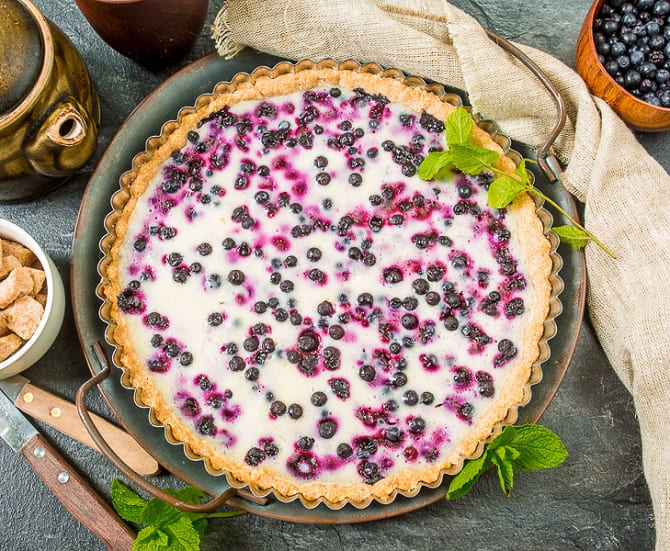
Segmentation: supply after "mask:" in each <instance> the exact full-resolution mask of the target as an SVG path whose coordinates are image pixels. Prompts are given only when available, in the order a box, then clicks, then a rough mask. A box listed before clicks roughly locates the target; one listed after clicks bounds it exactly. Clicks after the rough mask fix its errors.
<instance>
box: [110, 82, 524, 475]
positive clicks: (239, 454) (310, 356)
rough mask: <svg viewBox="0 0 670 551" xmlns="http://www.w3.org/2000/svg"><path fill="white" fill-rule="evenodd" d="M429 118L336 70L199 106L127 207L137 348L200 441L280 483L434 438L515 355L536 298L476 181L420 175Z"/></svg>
mask: <svg viewBox="0 0 670 551" xmlns="http://www.w3.org/2000/svg"><path fill="white" fill-rule="evenodd" d="M443 131H444V125H443V124H442V123H441V122H440V121H439V120H437V119H435V118H434V117H432V116H430V115H428V114H426V113H417V112H412V111H410V110H408V108H406V107H404V106H402V105H399V104H393V103H390V102H388V100H387V99H386V98H385V97H384V96H378V95H369V94H366V93H365V92H363V91H362V90H355V91H347V90H344V89H340V88H331V89H327V88H324V89H316V90H310V91H307V92H297V93H294V94H291V95H286V96H282V97H277V98H271V99H266V100H263V101H247V102H242V103H238V104H236V105H234V106H232V107H230V108H226V109H224V110H222V111H219V112H217V113H214V114H213V115H212V116H210V117H208V119H206V120H204V121H203V122H202V123H201V125H200V126H199V128H198V129H197V130H194V131H191V132H190V133H189V134H188V143H187V144H186V146H185V147H183V148H182V149H181V150H179V151H175V152H174V153H173V155H172V157H171V158H170V159H169V160H168V161H167V162H165V163H164V164H163V165H162V166H161V168H160V170H158V171H157V173H156V176H155V178H154V179H153V181H152V182H151V183H150V185H149V187H148V189H147V191H146V192H145V193H144V194H143V195H142V196H141V197H140V198H139V200H138V204H137V206H136V208H135V210H134V212H133V214H132V216H131V217H130V220H129V226H128V230H127V239H126V246H125V248H124V249H123V250H122V254H121V258H120V281H121V287H122V288H123V291H122V293H121V294H120V295H119V297H118V301H117V303H118V305H119V308H120V309H121V310H122V311H123V312H124V316H125V318H126V322H127V324H128V328H129V334H130V335H133V339H134V340H133V346H134V350H135V353H136V355H137V357H138V360H139V361H140V363H141V364H143V365H145V366H146V368H147V370H148V371H149V372H151V373H152V377H153V379H154V380H155V383H156V385H157V387H158V388H159V390H160V392H161V393H162V395H163V396H164V397H165V398H166V400H168V401H170V400H171V402H172V406H173V408H174V410H175V411H176V412H179V415H180V416H181V417H182V418H183V419H184V420H185V422H186V423H187V424H188V425H190V426H191V427H192V428H193V430H194V431H195V432H196V433H198V434H199V435H200V436H201V437H202V438H205V439H208V440H210V441H211V443H212V444H213V445H214V446H215V447H216V448H217V449H218V450H219V451H220V452H221V453H224V454H226V455H227V456H228V457H230V458H232V459H233V460H235V461H237V462H238V463H244V464H246V465H249V466H251V467H256V466H263V467H269V468H271V469H273V470H274V471H276V472H278V473H280V474H281V475H283V476H286V477H288V478H290V479H294V480H301V481H312V480H318V481H320V482H326V483H340V484H351V483H355V482H365V483H369V484H372V483H375V482H377V481H378V480H380V479H381V478H383V477H386V476H388V475H389V474H391V473H393V472H396V471H398V470H402V469H406V468H408V467H410V468H414V467H417V468H419V467H420V466H421V465H424V464H427V463H434V462H436V461H439V460H440V459H441V458H444V457H445V456H447V455H448V454H449V452H450V450H451V449H452V448H453V446H454V445H456V444H457V443H458V442H459V441H460V440H461V439H462V438H463V437H464V436H465V435H466V434H467V433H468V431H469V430H470V427H471V426H472V424H473V423H475V422H476V421H477V419H478V418H479V417H480V416H481V415H482V414H483V412H485V411H486V409H487V407H488V406H489V404H491V403H492V400H493V399H494V398H495V396H496V392H497V389H499V388H500V387H501V386H502V385H503V384H504V382H505V380H506V378H507V376H508V375H509V366H510V365H511V364H512V363H513V361H514V359H515V358H516V357H518V356H519V355H520V349H519V347H520V346H521V344H522V343H521V340H522V339H521V336H522V332H523V319H524V313H525V312H526V310H529V309H532V308H533V305H534V300H535V299H534V295H533V291H532V289H531V288H530V286H527V285H526V279H525V277H524V264H525V261H526V260H525V258H524V255H523V252H522V251H521V249H520V247H519V244H518V242H517V240H516V238H515V236H514V227H513V224H514V222H513V220H512V221H510V220H506V217H505V212H501V211H497V210H495V209H491V208H490V207H488V205H487V203H486V187H487V178H486V176H482V177H480V178H474V177H470V176H465V175H462V174H456V173H450V174H446V175H443V178H442V181H440V182H439V183H436V182H424V181H422V180H421V179H419V177H418V176H417V175H416V170H417V167H418V165H419V164H420V162H421V160H422V159H423V158H424V157H425V156H426V155H427V154H428V153H429V152H430V151H434V150H440V149H442V148H443V144H444V136H443Z"/></svg>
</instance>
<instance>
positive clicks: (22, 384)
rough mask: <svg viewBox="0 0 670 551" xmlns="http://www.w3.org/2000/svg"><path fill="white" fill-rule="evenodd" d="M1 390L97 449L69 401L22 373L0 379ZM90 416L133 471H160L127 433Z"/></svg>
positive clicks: (20, 405)
mask: <svg viewBox="0 0 670 551" xmlns="http://www.w3.org/2000/svg"><path fill="white" fill-rule="evenodd" d="M0 390H1V391H2V392H4V393H5V394H6V395H7V396H8V397H9V399H10V400H12V401H13V402H14V405H15V406H16V407H18V408H19V409H20V410H21V411H23V412H24V413H27V414H28V415H30V416H31V417H34V418H36V419H39V420H40V421H42V422H43V423H46V424H47V425H49V426H50V427H52V428H54V429H56V430H58V431H60V432H62V433H63V434H67V435H68V436H70V437H71V438H74V439H75V440H77V441H78V442H81V443H82V444H84V445H86V446H88V447H89V448H91V449H93V450H95V451H97V452H98V453H100V450H99V449H98V446H97V445H96V444H95V442H94V441H93V439H92V438H91V436H90V435H89V433H88V431H87V430H86V429H85V428H84V425H83V423H82V422H81V419H80V418H79V415H78V414H77V408H76V407H75V405H74V404H73V403H72V402H69V401H67V400H64V399H63V398H59V397H58V396H55V395H53V394H51V393H49V392H47V391H45V390H42V389H41V388H38V387H36V386H34V385H31V384H30V380H29V379H27V378H26V377H24V376H22V375H14V376H13V377H8V378H7V379H4V380H0ZM92 417H93V420H94V422H95V426H96V427H97V428H98V430H99V431H100V432H101V433H102V435H103V436H104V437H105V439H106V440H107V442H109V444H110V446H111V447H112V448H113V449H114V450H115V451H116V453H117V454H118V455H119V456H120V457H121V458H122V459H123V460H124V461H125V462H126V464H128V466H129V467H131V468H132V469H133V470H134V471H135V472H137V473H138V474H140V475H142V476H153V475H155V474H157V473H158V472H159V471H160V465H159V464H158V462H157V461H156V460H155V459H154V458H153V457H151V455H149V454H148V453H147V452H146V451H144V448H142V447H141V446H140V445H139V444H138V443H137V441H136V440H135V439H134V438H133V437H132V436H130V434H128V433H127V432H126V431H124V430H123V429H121V428H119V427H117V426H116V425H114V424H112V423H110V422H109V421H107V420H106V419H103V418H102V417H100V416H98V415H95V414H92Z"/></svg>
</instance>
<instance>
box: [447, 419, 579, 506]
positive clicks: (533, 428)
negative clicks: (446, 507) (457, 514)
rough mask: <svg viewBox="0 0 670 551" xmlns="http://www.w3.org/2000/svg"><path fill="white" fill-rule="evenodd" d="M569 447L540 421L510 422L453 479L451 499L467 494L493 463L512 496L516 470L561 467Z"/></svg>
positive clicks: (449, 491)
mask: <svg viewBox="0 0 670 551" xmlns="http://www.w3.org/2000/svg"><path fill="white" fill-rule="evenodd" d="M566 457H568V451H567V450H566V449H565V446H564V445H563V442H561V439H560V438H559V437H558V436H557V435H555V434H554V433H553V432H551V431H550V430H549V429H548V428H546V427H541V426H539V425H514V426H511V425H510V426H507V427H505V428H504V429H503V431H502V432H501V433H500V434H499V435H498V436H496V437H495V438H494V439H493V440H492V441H491V442H490V443H489V444H488V445H487V446H486V448H485V449H484V453H483V454H482V456H481V457H480V458H479V459H475V460H471V461H468V462H467V463H466V464H465V465H464V467H463V469H462V470H461V472H460V473H458V474H457V475H456V476H454V478H453V479H452V480H451V483H450V484H449V489H448V490H447V495H446V498H447V499H457V498H459V497H461V496H463V495H465V494H466V493H467V492H468V491H469V490H470V489H471V488H472V486H474V484H475V483H476V482H477V480H479V477H480V476H481V474H482V473H483V472H484V471H485V470H486V469H487V468H488V467H489V466H490V465H491V464H493V465H495V466H496V467H497V471H498V480H499V481H500V487H501V488H502V490H503V492H505V494H506V495H507V496H508V497H509V495H510V492H511V491H512V486H513V484H514V471H530V470H539V469H549V468H552V467H558V466H559V465H560V464H561V463H563V461H565V458H566Z"/></svg>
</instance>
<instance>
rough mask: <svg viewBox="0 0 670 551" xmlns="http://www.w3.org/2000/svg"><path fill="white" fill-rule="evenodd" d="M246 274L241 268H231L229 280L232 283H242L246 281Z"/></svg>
mask: <svg viewBox="0 0 670 551" xmlns="http://www.w3.org/2000/svg"><path fill="white" fill-rule="evenodd" d="M244 280H245V276H244V272H242V271H241V270H231V271H230V273H229V274H228V282H229V283H231V284H232V285H242V283H244Z"/></svg>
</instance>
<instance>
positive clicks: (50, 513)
mask: <svg viewBox="0 0 670 551" xmlns="http://www.w3.org/2000/svg"><path fill="white" fill-rule="evenodd" d="M36 3H37V5H38V6H39V7H40V8H41V9H42V10H43V12H44V13H45V14H46V15H47V16H48V17H49V18H50V19H51V20H52V21H54V22H55V23H56V24H57V25H58V26H60V28H61V29H62V30H63V31H64V32H65V33H66V34H67V35H68V36H69V37H70V38H71V40H72V41H73V42H74V44H75V46H76V48H77V49H78V50H79V52H80V53H81V54H82V56H83V58H84V60H85V62H86V63H87V65H88V67H89V69H90V72H91V74H92V77H93V80H94V81H95V83H96V85H97V87H98V89H99V91H100V95H101V98H102V117H103V123H102V129H101V135H100V146H99V148H98V152H97V154H96V156H95V158H94V159H93V160H92V161H91V162H89V163H88V165H87V166H86V167H85V168H84V170H82V172H81V173H80V174H78V175H77V176H76V177H74V178H72V179H71V180H70V181H69V182H68V183H66V184H65V185H63V186H62V187H60V188H59V189H57V190H56V191H54V192H53V193H51V194H50V195H48V196H46V197H44V198H42V199H40V200H38V201H35V202H32V203H29V204H23V205H12V206H0V216H1V217H3V218H9V219H11V220H13V221H15V222H16V223H18V224H19V225H21V226H22V227H24V228H25V229H26V230H28V231H29V232H31V233H32V234H33V235H34V237H35V238H36V239H37V240H38V241H39V242H40V243H41V244H42V245H43V246H44V248H45V249H46V250H47V252H48V253H49V254H50V255H51V256H52V258H53V259H54V261H55V262H56V264H57V266H58V269H59V271H60V273H61V274H62V276H63V279H64V282H65V284H66V286H68V285H69V261H70V255H71V241H72V236H73V230H74V224H75V219H76V214H77V209H78V207H79V202H80V199H81V196H82V193H83V191H84V187H85V185H86V182H87V180H88V177H89V175H90V174H91V172H92V171H93V168H94V166H95V163H96V160H97V159H98V158H99V156H100V155H101V154H102V152H103V150H104V148H105V146H106V144H107V143H109V140H110V139H111V137H112V136H113V134H114V132H115V130H116V128H117V127H118V126H119V125H120V124H121V122H122V121H123V120H124V118H125V117H126V116H127V115H128V114H129V113H130V111H131V110H132V109H133V108H134V107H135V106H136V105H137V104H138V103H139V102H140V101H141V100H142V99H143V98H144V97H145V96H146V95H147V94H148V93H149V92H150V91H151V90H152V89H153V88H155V87H156V86H157V85H158V84H160V83H161V82H162V81H163V80H164V79H165V78H167V77H168V76H169V75H170V74H172V73H173V72H174V71H175V70H177V69H178V68H180V67H182V66H183V65H185V64H187V63H188V62H190V61H192V60H194V59H196V58H198V57H199V56H201V55H203V54H204V53H207V52H208V51H210V50H211V49H212V43H211V41H210V40H209V39H208V37H207V32H206V31H204V32H203V33H202V35H201V36H200V37H199V39H198V41H197V43H196V46H195V48H194V50H193V51H192V52H191V53H190V54H189V55H188V56H187V57H186V58H185V59H183V60H181V61H179V62H178V63H175V64H173V65H172V66H169V67H166V68H164V69H161V70H159V71H148V70H145V69H143V68H141V67H139V66H138V65H136V64H135V63H133V62H131V61H129V60H127V59H125V58H123V57H122V56H121V55H119V54H117V53H116V52H114V51H113V50H111V49H110V48H109V47H108V46H107V45H106V44H105V43H104V42H102V40H101V39H99V38H98V36H97V35H96V34H95V33H94V32H93V31H92V29H91V28H90V26H89V25H88V23H87V22H86V21H85V20H84V18H83V17H82V16H81V14H80V12H79V11H78V9H77V8H76V6H75V5H74V3H73V2H71V1H70V0H36ZM454 3H455V4H456V5H458V6H459V7H462V8H463V9H465V10H466V11H468V12H469V13H471V14H473V15H474V16H475V17H477V18H478V19H479V21H481V22H482V23H483V24H485V25H487V26H489V27H490V28H492V29H493V30H495V31H496V32H498V33H500V34H501V35H503V36H505V37H508V38H513V39H516V40H519V41H521V42H523V43H526V44H529V45H532V46H535V47H539V48H541V49H544V50H546V51H548V52H550V53H552V54H554V55H556V56H557V57H559V58H560V59H562V60H563V61H564V62H565V63H567V64H568V65H571V66H574V47H575V43H576V40H577V35H578V33H579V29H580V26H581V23H582V20H583V18H584V16H585V15H586V12H587V11H588V8H589V2H588V0H563V1H562V2H555V1H554V2H550V1H548V0H539V1H535V2H526V1H523V0H507V1H505V2H501V1H496V0H481V1H479V2H475V1H470V0H458V1H455V2H454ZM220 4H221V0H213V1H212V2H211V8H210V17H209V21H211V20H212V18H213V16H214V14H215V12H216V10H217V8H218V7H219V6H220ZM640 139H641V141H642V143H643V144H644V145H645V147H647V149H648V150H649V152H650V153H651V154H652V155H654V156H655V157H656V158H657V159H658V160H659V161H660V162H661V163H662V164H663V165H664V166H665V168H666V169H668V168H669V167H670V148H668V134H667V133H666V134H657V135H651V134H649V135H643V136H640ZM87 373H88V372H87V369H86V366H85V363H84V360H83V357H82V354H81V352H80V349H79V344H78V340H77V337H76V332H75V329H74V323H73V317H72V312H71V305H69V306H68V311H67V313H66V318H65V323H64V326H63V330H62V332H61V334H60V336H59V337H58V340H57V341H56V343H55V344H54V346H53V348H52V349H51V350H50V351H49V352H48V354H47V355H46V356H45V357H44V358H43V359H42V360H41V361H40V362H39V363H38V364H37V365H35V366H33V367H32V368H31V369H30V370H29V371H28V372H27V375H28V376H29V377H30V378H31V379H32V380H33V381H35V382H37V383H38V384H39V385H40V386H42V387H44V388H47V389H48V390H51V391H52V392H55V393H56V394H59V395H62V396H64V397H68V398H70V399H73V398H74V394H75V391H76V388H77V387H78V386H79V385H80V384H81V383H82V382H83V381H84V379H85V378H86V377H87ZM91 404H92V409H93V410H95V411H98V412H100V413H102V414H104V415H108V416H109V415H110V414H109V412H108V411H107V410H106V407H105V406H104V403H103V402H102V400H101V399H99V398H94V397H93V396H92V398H91ZM542 422H543V424H545V425H546V426H548V427H550V428H551V429H553V430H554V431H556V432H557V433H558V434H560V435H561V437H562V439H563V440H564V442H565V444H566V445H567V447H568V449H569V451H570V457H569V459H568V460H567V461H566V463H565V465H564V466H563V467H561V468H559V469H555V470H551V471H546V472H537V473H522V474H519V475H518V476H517V477H516V481H515V487H514V491H513V495H512V497H511V498H506V497H505V496H504V495H503V494H502V493H501V491H500V489H499V488H498V487H497V480H496V477H495V475H494V474H493V473H488V474H487V475H485V476H484V477H483V478H482V479H481V481H480V482H479V483H478V484H477V486H476V487H475V488H474V490H473V491H472V492H470V494H469V495H468V496H466V497H465V498H463V499H461V500H459V501H457V502H453V503H450V502H446V501H443V502H440V503H436V504H434V505H432V506H429V507H427V508H424V509H422V510H420V511H416V512H413V513H410V514H407V515H404V516H401V517H398V518H394V519H388V520H385V521H381V522H375V523H367V524H359V525H342V526H311V525H297V524H292V523H288V522H279V521H274V520H269V519H265V518H261V517H257V516H253V515H245V516H242V517H237V518H234V519H231V520H216V521H212V522H210V527H209V529H208V531H207V534H206V537H205V540H204V542H203V545H202V548H203V550H214V549H242V550H243V549H313V548H319V549H321V550H323V551H326V550H329V549H359V550H368V549H433V548H444V549H456V548H458V549H463V548H465V549H516V550H526V549H528V550H531V549H538V548H542V549H548V550H551V549H588V550H591V549H603V550H605V549H633V548H635V549H639V550H642V549H651V548H653V544H654V523H653V516H652V509H651V505H650V501H649V494H648V491H647V488H646V484H645V480H644V476H643V473H642V467H641V450H640V438H639V429H638V426H637V423H636V420H635V411H634V406H633V402H632V399H631V397H630V395H629V394H628V393H627V391H626V390H625V389H624V388H623V386H622V385H621V384H620V382H619V381H618V379H617V377H616V375H615V374H614V372H613V370H612V369H611V367H610V366H609V364H608V362H607V359H606V357H605V356H604V354H603V352H602V349H601V348H600V346H599V345H598V343H597V340H596V338H595V336H594V333H593V330H592V328H591V326H590V324H589V323H588V321H586V322H585V324H584V326H583V327H582V329H581V333H580V338H579V342H578V346H577V350H576V353H575V355H574V358H573V360H572V363H571V366H570V369H569V371H568V374H567V376H566V378H565V380H564V382H563V385H562V386H561V388H560V390H559V391H558V393H557V395H556V397H555V399H554V400H553V402H552V404H551V405H550V407H549V409H548V410H547V412H546V414H545V416H544V418H543V421H542ZM36 425H37V426H38V427H39V428H40V430H41V431H42V432H43V433H44V434H45V435H46V436H47V438H48V439H49V440H50V441H51V442H52V443H53V444H54V445H55V446H56V447H57V448H58V449H59V450H60V451H61V452H62V453H63V454H65V455H66V456H67V457H68V458H69V460H70V461H71V462H72V464H73V465H75V467H76V468H77V469H78V470H79V472H81V473H83V474H84V476H85V477H87V478H88V479H89V480H90V481H91V483H92V484H93V486H94V487H95V488H96V489H97V490H98V491H99V492H100V493H101V494H102V495H103V496H105V497H106V498H109V491H108V490H109V486H110V484H111V481H112V480H113V479H114V478H115V477H116V476H118V475H117V472H116V471H115V469H114V468H112V467H111V466H110V465H109V464H108V463H107V462H106V461H105V460H104V459H102V458H101V456H99V455H98V454H96V453H95V452H92V451H90V450H88V449H87V448H85V447H84V446H81V445H79V444H78V443H76V442H74V441H72V440H71V439H69V438H67V437H65V436H62V435H60V434H58V433H56V432H55V431H53V430H51V429H49V428H48V427H45V426H43V425H41V424H40V423H36ZM159 482H160V483H161V484H163V485H173V484H175V482H176V480H175V479H174V478H172V477H171V476H169V475H164V476H161V477H159ZM0 524H1V525H2V527H1V528H0V549H2V550H3V551H4V550H9V551H14V550H16V551H22V550H28V549H41V550H45V551H52V550H53V551H56V550H59V551H60V550H74V549H80V550H101V549H104V547H103V546H102V544H101V543H100V542H99V541H98V540H96V539H95V537H93V536H92V535H91V534H90V533H89V532H88V531H87V530H86V529H85V528H83V527H82V526H81V525H80V524H79V523H78V522H77V521H75V520H74V519H73V518H72V517H71V516H70V515H69V514H68V513H67V512H66V511H65V510H64V509H63V508H62V507H61V506H60V504H59V503H58V501H57V500H56V499H55V498H54V497H53V496H52V495H51V494H50V493H49V491H48V490H47V489H46V487H45V486H44V485H43V484H42V482H41V481H40V480H39V479H38V478H37V477H36V476H35V475H34V474H33V472H32V471H31V470H30V469H29V468H28V466H27V465H26V463H25V462H24V461H23V460H22V459H21V458H20V457H18V456H16V455H14V454H13V453H12V452H11V451H10V450H9V448H8V447H7V446H6V445H5V444H4V443H3V444H0Z"/></svg>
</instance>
